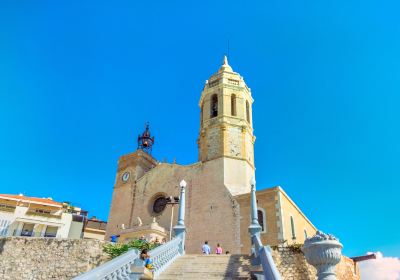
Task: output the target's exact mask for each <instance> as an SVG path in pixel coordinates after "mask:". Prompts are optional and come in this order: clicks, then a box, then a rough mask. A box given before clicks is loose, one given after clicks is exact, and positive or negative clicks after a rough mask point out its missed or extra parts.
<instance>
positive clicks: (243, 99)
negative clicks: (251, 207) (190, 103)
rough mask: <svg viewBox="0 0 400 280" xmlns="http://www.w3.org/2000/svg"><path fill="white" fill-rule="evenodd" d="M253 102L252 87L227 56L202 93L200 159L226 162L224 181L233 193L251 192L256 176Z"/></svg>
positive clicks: (204, 161) (199, 140)
mask: <svg viewBox="0 0 400 280" xmlns="http://www.w3.org/2000/svg"><path fill="white" fill-rule="evenodd" d="M252 104H253V98H252V97H251V91H250V89H249V88H248V87H247V85H246V83H245V82H244V80H243V77H242V76H240V74H239V73H236V72H234V71H233V70H232V67H231V66H230V65H229V64H228V59H227V57H226V56H225V57H224V60H223V64H222V66H221V67H220V68H219V70H218V72H217V73H215V74H214V75H212V76H211V77H210V79H209V80H207V81H206V83H205V85H204V88H203V91H202V93H201V98H200V102H199V106H200V133H199V138H198V146H199V160H200V161H201V162H203V163H207V162H211V161H219V162H220V164H222V165H223V166H222V168H223V170H224V184H225V186H226V187H227V188H228V189H229V190H230V191H231V193H232V194H233V195H238V194H242V193H247V192H250V186H249V183H248V182H249V181H250V179H251V177H252V176H254V169H255V167H254V141H255V137H254V135H253V125H252V121H253V120H252Z"/></svg>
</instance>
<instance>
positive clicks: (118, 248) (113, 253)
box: [103, 239, 160, 259]
mask: <svg viewBox="0 0 400 280" xmlns="http://www.w3.org/2000/svg"><path fill="white" fill-rule="evenodd" d="M159 245H160V244H159V243H154V242H147V241H146V240H142V239H134V240H131V241H129V242H128V243H109V244H106V245H104V246H103V251H104V252H106V253H107V254H108V255H109V256H110V258H111V259H113V258H116V257H118V256H120V255H122V254H124V253H126V252H128V250H130V249H137V250H139V251H142V250H143V249H147V250H152V249H154V248H156V247H157V246H159Z"/></svg>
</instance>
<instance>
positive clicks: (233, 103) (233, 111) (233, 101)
mask: <svg viewBox="0 0 400 280" xmlns="http://www.w3.org/2000/svg"><path fill="white" fill-rule="evenodd" d="M231 115H232V116H236V95H235V94H232V95H231Z"/></svg>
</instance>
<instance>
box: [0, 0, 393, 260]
mask: <svg viewBox="0 0 400 280" xmlns="http://www.w3.org/2000/svg"><path fill="white" fill-rule="evenodd" d="M136 2H137V3H136ZM399 8H400V7H399V3H398V2H397V1H353V0H350V1H349V0H338V1H329V2H327V1H251V3H250V2H248V3H244V2H239V1H237V2H235V1H226V2H224V1H202V2H201V3H198V4H194V3H189V1H182V2H177V1H151V2H146V1H140V2H139V1H108V2H105V1H64V2H61V1H1V2H0V131H1V137H0V191H1V193H19V192H23V193H24V194H26V195H30V196H38V197H44V196H46V197H47V196H51V197H53V198H54V199H55V200H59V201H71V202H72V203H73V204H75V205H77V206H81V207H83V208H85V209H87V210H89V211H90V214H92V215H96V216H98V217H100V218H102V219H106V218H107V215H108V211H109V206H110V201H111V195H112V188H113V184H114V180H115V172H116V166H117V160H118V157H119V156H121V155H123V154H125V153H129V152H132V151H134V150H135V149H136V145H137V144H136V137H137V134H139V133H140V132H141V131H142V130H143V125H144V122H145V121H150V123H151V129H152V132H153V134H154V135H155V137H156V145H155V147H154V153H153V154H154V156H155V157H156V158H158V159H160V160H162V159H163V158H166V159H167V160H168V161H169V162H172V161H173V159H174V158H176V160H177V162H178V163H181V164H188V163H192V162H195V161H196V160H197V145H196V138H197V133H198V125H199V108H198V100H199V98H200V92H201V89H202V86H203V84H204V81H205V80H206V79H208V78H209V76H211V75H212V74H213V73H214V72H215V71H216V70H217V69H218V67H219V66H220V64H221V62H222V56H223V54H224V53H226V52H227V49H228V48H227V45H228V43H227V42H228V41H229V45H230V48H229V60H230V64H231V65H232V67H233V69H234V70H235V71H238V72H239V73H241V75H243V76H244V78H245V81H246V82H247V84H248V85H249V87H251V89H252V93H253V97H254V99H255V103H254V107H253V110H254V116H253V118H254V127H255V131H254V133H255V135H256V137H257V140H256V145H255V152H256V154H255V160H256V167H257V182H258V188H267V187H272V186H275V185H280V186H282V187H283V188H284V189H285V190H286V192H287V193H288V194H289V195H290V196H291V197H292V198H293V199H294V201H296V203H297V204H298V205H299V206H300V208H301V209H302V210H303V211H304V212H305V213H306V215H307V216H308V217H309V218H310V219H311V221H312V222H313V223H314V224H315V225H316V226H317V227H318V228H320V229H321V230H323V231H327V232H329V233H333V234H335V235H337V236H338V237H339V238H340V240H341V241H342V242H343V244H344V246H345V248H344V252H345V253H346V254H347V255H350V256H353V255H358V254H363V253H365V252H367V251H381V252H383V253H384V254H385V255H390V256H396V257H400V238H399V236H400V235H399V230H400V225H399V217H398V216H399V213H400V211H399V210H400V207H399V204H400V203H399V197H400V190H399V186H400V178H399V158H400V146H399V143H400V132H399V120H400V110H399V108H398V107H399V104H400V95H399V92H400V79H399V76H400V57H399V49H400V32H399V31H400V19H399V17H398V10H399Z"/></svg>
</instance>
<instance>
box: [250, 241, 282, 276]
mask: <svg viewBox="0 0 400 280" xmlns="http://www.w3.org/2000/svg"><path fill="white" fill-rule="evenodd" d="M252 243H253V244H254V249H255V250H254V257H255V258H259V260H260V263H261V265H262V268H263V272H264V278H265V279H268V280H281V276H280V274H279V272H278V269H277V268H276V265H275V262H274V259H273V258H272V254H271V247H269V246H263V244H262V242H261V239H260V237H259V236H257V235H253V237H252Z"/></svg>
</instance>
